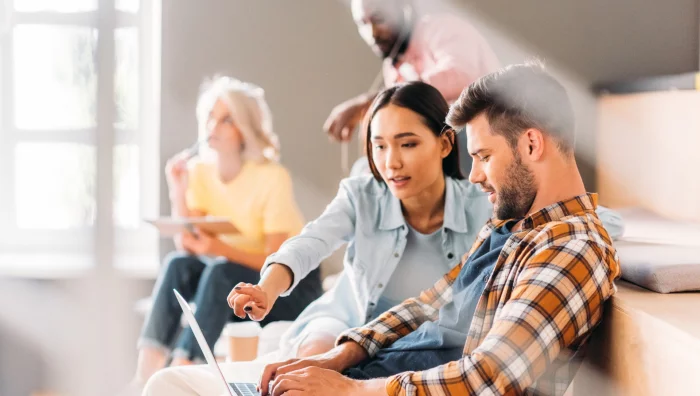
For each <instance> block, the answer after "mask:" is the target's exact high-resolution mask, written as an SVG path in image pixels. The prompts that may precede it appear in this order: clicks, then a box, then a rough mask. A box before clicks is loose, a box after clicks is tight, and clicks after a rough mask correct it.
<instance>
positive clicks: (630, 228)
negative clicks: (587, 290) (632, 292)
mask: <svg viewBox="0 0 700 396" xmlns="http://www.w3.org/2000/svg"><path fill="white" fill-rule="evenodd" d="M620 214H621V215H622V217H623V219H624V221H625V234H624V235H623V237H622V238H621V239H620V240H619V241H617V242H615V247H616V248H617V251H618V253H619V255H620V265H621V267H622V278H623V279H626V280H628V281H630V282H632V283H635V284H637V285H639V286H642V287H645V288H647V289H650V290H653V291H656V292H659V293H673V292H682V291H696V290H700V224H695V223H692V222H683V221H674V220H669V219H666V218H663V217H661V216H658V215H656V214H654V213H651V212H649V211H646V210H641V209H623V210H620Z"/></svg>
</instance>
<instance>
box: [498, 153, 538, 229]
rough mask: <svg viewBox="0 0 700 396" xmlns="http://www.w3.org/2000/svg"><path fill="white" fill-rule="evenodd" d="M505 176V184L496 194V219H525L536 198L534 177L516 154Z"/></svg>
mask: <svg viewBox="0 0 700 396" xmlns="http://www.w3.org/2000/svg"><path fill="white" fill-rule="evenodd" d="M506 175H507V179H506V182H505V183H504V185H503V187H501V190H500V191H499V192H498V194H497V201H496V205H495V207H496V211H495V212H496V213H495V214H496V218H498V219H500V220H508V219H519V218H522V217H525V215H527V212H528V211H529V210H530V208H531V207H532V203H533V202H534V201H535V197H536V196H537V188H536V186H535V175H534V174H533V173H532V171H531V170H530V169H528V168H527V167H526V166H525V164H523V162H522V159H521V158H520V154H519V153H517V152H516V153H515V159H514V160H513V162H512V163H511V164H510V166H509V167H508V169H507V170H506Z"/></svg>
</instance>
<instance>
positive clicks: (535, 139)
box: [522, 128, 545, 161]
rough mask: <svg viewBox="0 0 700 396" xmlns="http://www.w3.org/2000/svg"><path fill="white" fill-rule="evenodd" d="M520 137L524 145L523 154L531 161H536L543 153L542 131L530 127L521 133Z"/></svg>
mask: <svg viewBox="0 0 700 396" xmlns="http://www.w3.org/2000/svg"><path fill="white" fill-rule="evenodd" d="M522 138H523V139H524V140H525V141H524V142H523V144H525V145H526V151H525V153H524V154H525V155H526V156H527V157H528V158H530V160H532V161H538V160H539V159H540V158H542V155H543V154H544V142H545V137H544V133H543V132H542V131H540V130H539V129H536V128H530V129H528V130H526V131H525V133H523V136H522Z"/></svg>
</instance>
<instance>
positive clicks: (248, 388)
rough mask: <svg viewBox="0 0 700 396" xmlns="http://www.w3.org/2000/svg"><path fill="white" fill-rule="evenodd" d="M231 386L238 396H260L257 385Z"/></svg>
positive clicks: (238, 384)
mask: <svg viewBox="0 0 700 396" xmlns="http://www.w3.org/2000/svg"><path fill="white" fill-rule="evenodd" d="M231 386H232V387H233V390H234V391H235V392H236V394H237V395H238V396H260V393H258V390H257V388H256V385H255V384H251V383H232V384H231Z"/></svg>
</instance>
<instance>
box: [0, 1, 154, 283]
mask: <svg viewBox="0 0 700 396" xmlns="http://www.w3.org/2000/svg"><path fill="white" fill-rule="evenodd" d="M3 4H4V5H3ZM2 6H4V9H0V11H2V19H1V20H0V34H1V36H0V91H1V92H2V97H1V98H0V225H1V227H0V268H1V267H6V266H8V265H15V266H16V265H20V264H12V261H14V260H16V259H17V258H18V257H27V258H31V257H32V256H33V255H34V256H36V255H38V254H41V257H43V258H44V259H42V261H46V260H45V258H46V257H54V258H56V264H51V263H45V262H44V263H38V262H34V263H33V264H35V265H37V266H39V267H38V268H41V269H46V270H48V271H50V272H60V271H63V270H66V271H68V270H75V269H77V266H82V267H86V266H92V265H95V264H96V263H97V264H100V263H103V262H105V261H107V262H109V265H110V266H112V265H116V266H121V267H125V266H128V264H129V263H131V264H132V265H133V266H141V263H143V262H144V261H143V260H140V259H139V258H148V259H153V260H154V258H155V257H157V255H156V252H157V240H156V235H155V233H154V232H153V231H151V230H149V229H148V228H146V227H144V225H143V223H142V219H143V218H144V217H151V216H153V215H154V214H157V213H158V208H157V202H158V194H159V192H158V175H159V173H158V172H157V167H158V149H157V147H158V136H157V132H156V131H157V130H158V128H157V126H158V125H157V114H158V100H157V96H158V92H159V87H158V84H157V81H158V66H159V64H158V59H157V53H158V48H157V47H158V46H159V44H158V37H157V34H156V33H157V23H156V22H157V18H156V16H157V15H158V8H157V6H158V4H155V0H99V1H98V0H61V1H56V0H4V3H2V2H0V7H2ZM104 252H107V253H104ZM105 254H109V255H110V258H111V259H109V260H105V256H104V255H105ZM3 256H5V259H3ZM8 257H12V258H11V259H9V258H8ZM60 257H81V258H82V260H66V262H65V263H63V262H61V260H60ZM86 258H87V259H86ZM20 261H22V264H21V265H27V264H26V262H25V260H20ZM52 261H53V260H52ZM71 261H73V262H74V264H71V263H70V262H71ZM146 261H148V260H146ZM78 263H81V264H78ZM156 265H157V261H156V262H155V263H154V264H152V266H153V267H155V266H156ZM69 267H70V268H69Z"/></svg>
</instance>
